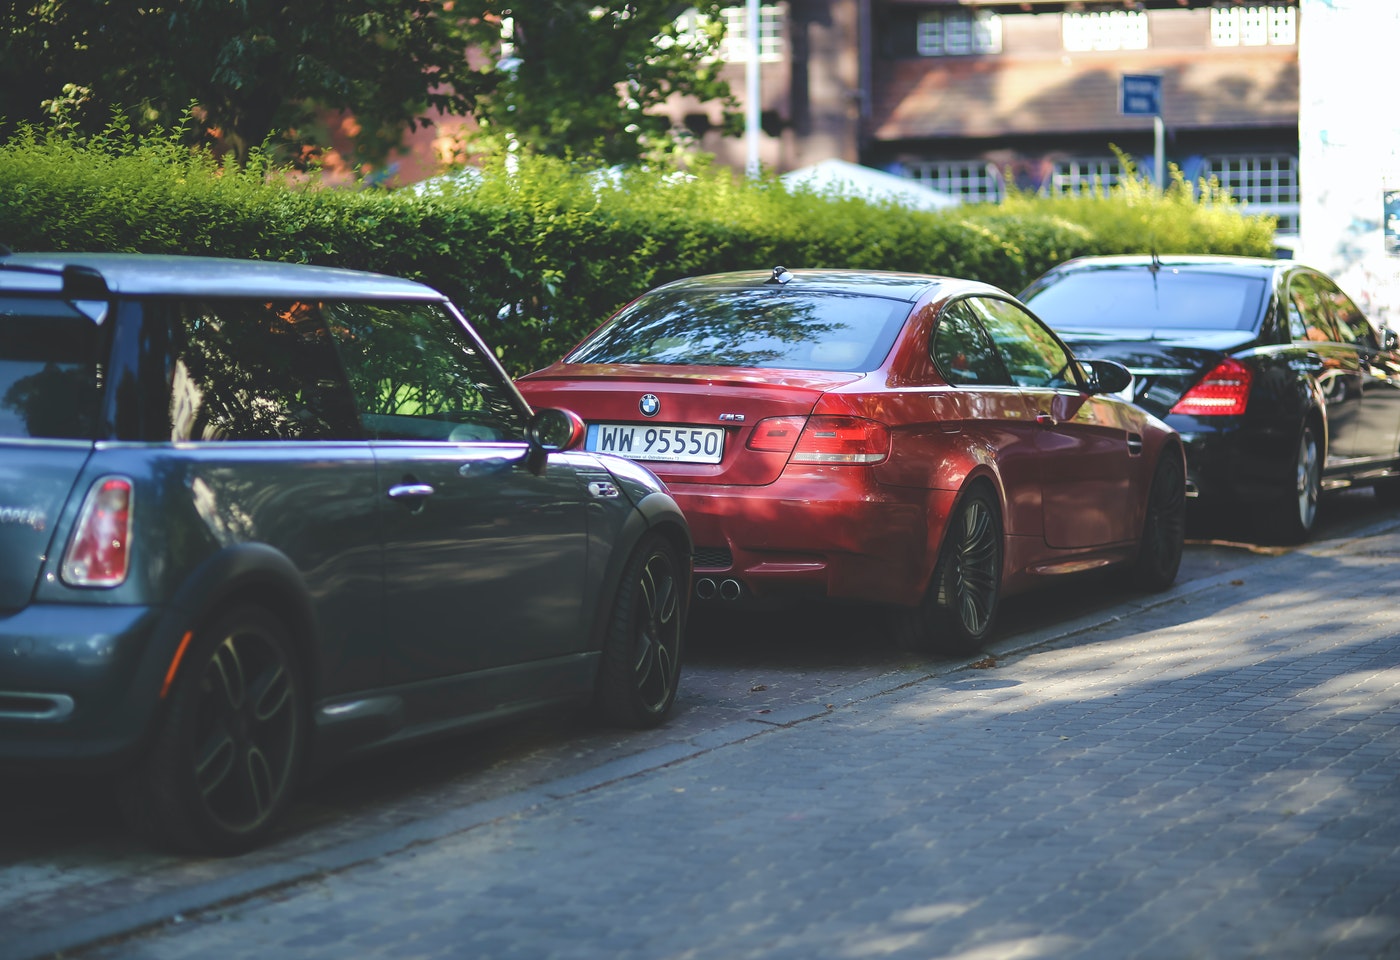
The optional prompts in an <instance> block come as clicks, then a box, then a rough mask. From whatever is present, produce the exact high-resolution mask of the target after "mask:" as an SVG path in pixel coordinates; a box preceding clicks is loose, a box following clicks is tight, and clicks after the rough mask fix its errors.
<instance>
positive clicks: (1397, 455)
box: [1021, 256, 1400, 542]
mask: <svg viewBox="0 0 1400 960" xmlns="http://www.w3.org/2000/svg"><path fill="white" fill-rule="evenodd" d="M1021 298H1022V299H1023V300H1024V301H1025V302H1026V303H1027V304H1029V305H1030V307H1031V309H1033V310H1034V311H1035V312H1036V313H1037V314H1038V315H1039V316H1040V317H1041V318H1042V319H1044V320H1045V321H1046V322H1047V323H1049V324H1050V326H1051V327H1053V328H1054V329H1055V330H1056V332H1057V333H1059V334H1060V336H1061V337H1062V338H1063V339H1064V340H1065V341H1066V342H1067V343H1069V344H1070V345H1071V346H1072V347H1073V349H1074V351H1075V354H1076V355H1078V356H1080V357H1096V358H1107V359H1112V360H1117V361H1119V362H1120V363H1123V364H1124V365H1126V366H1127V367H1128V369H1129V370H1131V371H1132V373H1133V376H1134V383H1133V386H1132V388H1131V394H1132V399H1133V400H1134V401H1136V402H1137V403H1138V404H1139V405H1141V406H1142V407H1144V408H1145V409H1147V410H1148V411H1150V412H1152V413H1154V414H1156V415H1157V416H1159V417H1161V418H1162V419H1164V420H1166V422H1167V423H1168V424H1170V425H1171V426H1173V427H1175V428H1176V429H1177V431H1178V432H1179V433H1180V434H1181V437H1182V440H1184V441H1185V443H1186V459H1187V472H1188V496H1190V497H1192V498H1194V500H1195V504H1196V510H1197V511H1201V510H1202V509H1203V508H1209V507H1214V508H1221V509H1236V508H1247V509H1248V510H1249V512H1250V513H1251V514H1252V516H1253V517H1254V519H1255V520H1256V521H1257V524H1258V528H1259V530H1260V533H1261V534H1262V535H1263V536H1264V537H1265V538H1267V539H1271V540H1276V541H1280V542H1298V541H1301V540H1304V539H1306V538H1307V537H1308V535H1309V534H1310V533H1311V531H1312V527H1313V522H1314V519H1315V517H1316V514H1317V503H1318V497H1319V496H1320V494H1321V492H1322V491H1323V490H1328V489H1333V488H1340V487H1346V486H1351V485H1371V486H1374V487H1375V489H1376V492H1377V494H1378V495H1382V496H1385V497H1387V498H1396V499H1400V496H1397V495H1400V486H1397V484H1400V481H1398V480H1397V479H1396V478H1397V476H1398V475H1400V352H1397V342H1396V336H1395V334H1394V333H1393V332H1390V331H1387V330H1383V329H1379V328H1377V327H1376V326H1374V325H1373V324H1372V323H1370V322H1369V321H1368V320H1367V319H1366V317H1365V316H1364V315H1363V314H1362V312H1361V310H1360V309H1358V308H1357V306H1356V304H1355V303H1353V302H1352V300H1351V298H1350V297H1348V296H1347V295H1346V294H1345V293H1343V292H1342V291H1341V289H1340V288H1338V286H1337V284H1336V283H1334V282H1333V281H1332V280H1331V279H1330V278H1328V277H1327V276H1326V275H1324V274H1322V273H1320V272H1319V271H1317V270H1314V269H1311V268H1309V267H1306V266H1304V265H1302V264H1300V263H1297V262H1295V261H1292V260H1266V259H1255V258H1247V257H1221V256H1189V257H1188V256H1173V257H1152V256H1121V257H1083V258H1080V259H1077V260H1071V261H1069V262H1067V263H1063V264H1060V265H1059V266H1057V267H1055V268H1053V269H1051V270H1049V271H1048V272H1046V273H1045V274H1044V275H1043V276H1041V277H1040V278H1038V279H1037V280H1035V281H1034V282H1033V283H1032V284H1031V285H1030V286H1029V287H1027V288H1026V289H1025V290H1024V291H1022V293H1021ZM1211 512H1212V513H1213V512H1214V511H1211Z"/></svg>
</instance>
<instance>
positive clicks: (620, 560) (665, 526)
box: [590, 489, 694, 650]
mask: <svg viewBox="0 0 1400 960" xmlns="http://www.w3.org/2000/svg"><path fill="white" fill-rule="evenodd" d="M634 495H635V491H634ZM635 505H636V509H635V510H633V511H632V512H631V513H630V514H629V515H628V517H627V519H626V520H624V521H623V523H622V529H621V531H619V533H618V537H617V548H616V549H614V550H613V551H612V552H611V553H610V554H609V556H608V560H607V564H606V566H605V567H604V569H603V572H602V574H601V575H600V577H599V579H598V583H597V585H596V591H595V592H594V596H595V597H597V598H598V600H597V609H596V612H595V614H594V618H593V633H592V642H591V645H590V649H592V650H601V649H602V645H603V637H604V631H606V630H607V626H608V620H609V618H610V617H611V615H612V610H613V599H614V598H615V597H616V596H617V591H618V585H619V584H620V583H621V582H622V573H623V570H624V569H625V568H626V566H627V561H628V559H629V558H631V556H632V551H633V550H635V549H636V548H637V544H638V543H640V542H641V540H642V538H643V537H644V536H646V535H647V534H648V533H650V532H651V531H653V530H655V531H657V532H658V533H660V534H661V535H662V536H664V537H666V538H667V540H669V541H670V543H671V545H672V546H673V547H675V548H676V553H677V555H678V556H679V558H680V560H681V563H682V564H683V565H684V568H685V569H684V571H683V573H684V575H683V577H682V578H681V584H682V590H681V602H682V606H683V612H684V611H685V610H688V609H689V607H690V565H691V553H692V552H693V549H694V544H693V543H692V542H691V539H690V528H689V526H688V525H687V523H686V520H685V514H684V513H682V512H681V508H680V506H679V505H678V504H677V503H676V501H675V500H674V499H673V498H672V497H671V495H670V494H669V493H667V492H666V491H664V490H655V489H653V490H652V491H650V492H649V493H645V494H644V495H641V496H640V497H639V498H638V499H637V500H636V502H635Z"/></svg>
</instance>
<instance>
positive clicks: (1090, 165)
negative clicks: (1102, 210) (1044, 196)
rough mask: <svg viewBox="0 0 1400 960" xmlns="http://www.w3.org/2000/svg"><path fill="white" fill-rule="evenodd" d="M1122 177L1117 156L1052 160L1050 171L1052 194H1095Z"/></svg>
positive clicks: (1108, 187)
mask: <svg viewBox="0 0 1400 960" xmlns="http://www.w3.org/2000/svg"><path fill="white" fill-rule="evenodd" d="M1121 179H1123V164H1122V163H1121V162H1119V160H1118V158H1117V157H1070V158H1068V159H1066V160H1056V161H1055V165H1054V168H1053V171H1052V172H1051V174H1050V193H1051V194H1052V195H1053V196H1057V197H1059V196H1073V197H1077V196H1099V195H1102V194H1104V193H1106V192H1107V191H1108V190H1109V189H1110V188H1111V187H1113V186H1114V185H1116V184H1117V183H1118V181H1119V180H1121Z"/></svg>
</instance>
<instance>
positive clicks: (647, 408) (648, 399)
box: [638, 393, 661, 417]
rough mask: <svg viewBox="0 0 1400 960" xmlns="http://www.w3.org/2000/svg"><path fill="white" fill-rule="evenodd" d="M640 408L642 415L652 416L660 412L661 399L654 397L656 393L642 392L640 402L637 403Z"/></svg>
mask: <svg viewBox="0 0 1400 960" xmlns="http://www.w3.org/2000/svg"><path fill="white" fill-rule="evenodd" d="M638 406H640V407H641V408H642V416H644V417H654V416H656V415H657V414H658V413H660V412H661V401H660V400H658V399H657V398H656V394H654V393H648V394H643V396H642V402H641V403H640V404H638Z"/></svg>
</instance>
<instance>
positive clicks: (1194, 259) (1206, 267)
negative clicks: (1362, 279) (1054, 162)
mask: <svg viewBox="0 0 1400 960" xmlns="http://www.w3.org/2000/svg"><path fill="white" fill-rule="evenodd" d="M1154 263H1155V264H1157V265H1159V266H1161V267H1168V268H1172V269H1176V270H1182V269H1184V270H1189V271H1192V272H1198V271H1199V272H1202V273H1236V274H1238V273H1253V274H1260V275H1268V274H1273V273H1277V272H1279V271H1281V270H1287V269H1291V268H1294V267H1298V266H1301V264H1300V263H1298V262H1297V261H1296V260H1278V259H1269V258H1267V257H1238V256H1225V255H1220V254H1169V255H1166V256H1155V255H1152V254H1122V255H1115V256H1101V257H1076V258H1074V259H1073V260H1066V261H1065V262H1064V263H1062V264H1060V265H1059V266H1057V267H1054V268H1052V270H1051V271H1050V272H1052V273H1069V272H1071V271H1076V270H1096V269H1103V268H1112V267H1142V268H1150V267H1151V266H1152V265H1153V264H1154Z"/></svg>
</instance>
